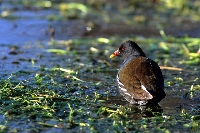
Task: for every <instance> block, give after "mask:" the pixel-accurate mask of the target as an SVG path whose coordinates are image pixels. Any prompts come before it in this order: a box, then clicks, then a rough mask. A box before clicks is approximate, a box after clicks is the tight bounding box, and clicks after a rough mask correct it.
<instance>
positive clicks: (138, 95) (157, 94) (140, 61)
mask: <svg viewBox="0 0 200 133" xmlns="http://www.w3.org/2000/svg"><path fill="white" fill-rule="evenodd" d="M115 56H122V57H123V58H124V62H123V64H122V66H121V67H120V69H119V71H118V74H117V83H118V88H119V92H120V94H121V95H122V96H123V97H124V98H125V99H126V100H127V101H128V102H130V103H131V104H139V105H145V104H147V103H152V104H158V102H160V101H161V100H162V99H163V98H164V97H165V96H166V94H165V92H164V90H163V89H164V79H163V75H162V72H161V70H160V67H159V66H158V64H157V63H156V62H154V61H153V60H151V59H149V58H147V57H146V55H145V53H144V52H143V51H142V49H141V48H140V47H139V46H138V45H137V44H136V43H135V42H133V41H130V40H129V41H126V42H124V43H122V44H121V46H120V47H119V48H118V50H116V51H115V52H114V53H113V54H111V55H110V58H113V57H115Z"/></svg>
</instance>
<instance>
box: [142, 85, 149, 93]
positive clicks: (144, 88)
mask: <svg viewBox="0 0 200 133" xmlns="http://www.w3.org/2000/svg"><path fill="white" fill-rule="evenodd" d="M141 87H142V89H143V90H144V91H146V92H148V91H147V89H146V87H144V85H141ZM148 93H149V92H148Z"/></svg>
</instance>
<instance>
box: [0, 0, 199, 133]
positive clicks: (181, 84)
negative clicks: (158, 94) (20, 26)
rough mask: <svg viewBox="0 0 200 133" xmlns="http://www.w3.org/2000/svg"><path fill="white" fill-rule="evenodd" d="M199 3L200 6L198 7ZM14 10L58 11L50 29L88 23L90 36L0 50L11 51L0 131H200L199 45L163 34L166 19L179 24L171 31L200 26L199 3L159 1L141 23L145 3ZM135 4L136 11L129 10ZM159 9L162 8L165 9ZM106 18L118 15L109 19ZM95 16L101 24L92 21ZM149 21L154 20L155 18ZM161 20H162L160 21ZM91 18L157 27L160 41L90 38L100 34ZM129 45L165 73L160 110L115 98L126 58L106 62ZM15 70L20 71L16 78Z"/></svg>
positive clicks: (31, 5) (29, 4) (0, 92)
mask: <svg viewBox="0 0 200 133" xmlns="http://www.w3.org/2000/svg"><path fill="white" fill-rule="evenodd" d="M151 2H152V3H151ZM155 2H156V1H155ZM170 2H171V3H170ZM177 2H178V1H177ZM11 3H12V2H11ZM142 3H144V2H142ZM188 3H190V7H189V6H188V5H187V4H188ZM195 3H196V4H199V3H198V1H195ZM14 4H17V5H18V6H17V7H16V8H15V10H20V8H21V7H22V8H23V10H25V9H27V10H36V9H37V10H45V9H50V8H51V9H54V10H59V13H58V14H59V15H58V14H56V15H47V16H46V18H45V19H48V20H49V21H51V22H52V21H58V20H59V21H62V20H68V21H70V20H76V19H83V20H85V21H86V20H87V19H89V21H87V22H86V24H85V23H84V26H85V27H86V32H85V33H84V34H83V35H82V36H79V37H75V38H73V39H70V38H68V39H65V40H59V39H57V38H56V35H57V36H59V33H57V32H55V33H53V32H51V33H50V34H51V35H50V36H51V40H50V41H35V42H32V43H30V42H28V43H27V42H26V43H25V45H23V44H21V43H20V45H19V44H8V45H2V44H0V46H2V47H6V48H5V50H7V49H8V51H6V52H7V53H8V54H2V55H1V59H2V64H3V65H1V68H5V69H6V70H7V69H8V71H6V70H3V69H2V70H1V72H0V74H1V79H0V105H1V106H0V132H23V131H24V132H42V131H44V132H199V131H200V126H199V125H200V104H199V102H200V98H199V97H200V81H199V80H200V76H199V75H200V68H199V64H200V39H199V38H192V37H189V36H186V35H184V36H181V37H175V36H173V35H168V34H166V33H165V31H164V30H162V29H164V28H163V27H168V25H167V26H166V23H164V22H165V21H166V20H167V18H168V17H167V16H170V17H174V18H175V19H173V20H171V21H173V22H172V23H173V24H174V25H177V23H174V22H180V23H181V21H182V19H181V20H180V18H181V17H182V18H185V19H186V18H190V17H191V16H192V18H193V19H195V20H191V21H198V20H199V16H196V14H195V13H194V11H199V10H198V9H197V8H198V7H197V6H196V4H192V3H191V2H189V1H187V0H184V1H179V2H178V4H173V1H170V0H169V1H167V2H164V1H162V0H160V2H158V3H153V1H150V2H146V4H145V5H144V6H145V7H146V8H148V9H149V10H148V12H150V11H155V12H159V13H158V14H148V12H147V13H146V14H143V15H144V16H142V15H141V14H140V12H141V11H144V9H143V10H142V7H143V6H142V4H141V2H140V1H138V2H137V1H131V0H129V1H128V3H126V2H122V6H120V4H116V7H115V6H111V5H110V4H109V3H108V4H107V5H105V4H106V1H104V0H100V1H93V0H88V1H85V4H84V2H82V3H79V1H76V3H74V2H73V3H70V4H69V3H67V2H59V1H42V2H37V1H34V0H33V1H29V0H22V1H15V2H14ZM130 4H132V5H135V6H128V8H126V6H127V5H130ZM149 4H153V5H154V6H155V10H153V9H151V8H149V7H150V5H149ZM159 4H163V7H162V6H159ZM68 6H69V7H70V8H68ZM91 9H93V10H92V11H91ZM15 10H14V9H13V10H10V9H5V10H4V11H3V12H2V14H1V17H2V18H6V19H19V18H18V17H17V14H14V13H12V12H15ZM23 10H22V11H23ZM102 10H103V11H102ZM108 12H112V15H113V14H114V15H113V16H114V17H113V18H112V19H111V17H110V14H107V13H108ZM113 12H115V13H113ZM116 12H117V13H116ZM132 12H134V13H135V14H132ZM52 14H53V13H52ZM115 14H117V15H115ZM96 15H97V16H98V17H94V16H96ZM133 15H135V17H133ZM148 15H153V16H152V19H150V18H149V17H148ZM163 15H164V16H163ZM179 15H180V16H179ZM160 16H163V18H161V20H158V18H159V17H160ZM194 16H195V17H194ZM91 18H93V19H96V18H97V19H98V20H99V22H100V21H103V22H104V23H113V22H116V21H117V22H119V23H120V24H122V23H123V24H127V25H129V26H130V25H132V24H134V25H136V24H138V23H139V24H141V26H142V25H143V26H144V25H146V26H147V25H150V26H152V25H157V23H159V24H158V25H157V26H158V27H157V28H158V29H160V30H159V33H160V35H159V36H157V37H141V36H136V35H132V34H129V35H127V36H126V35H124V34H122V35H121V34H118V35H116V34H115V35H112V34H109V35H108V36H107V34H106V35H101V34H103V33H105V32H102V33H98V34H100V35H96V34H93V33H94V32H96V30H99V27H98V26H99V23H96V22H94V21H92V20H91ZM99 18H101V19H99ZM26 19H27V18H26ZM40 19H41V18H40ZM147 19H148V20H147ZM133 20H134V21H133ZM150 20H152V21H150ZM154 22H156V23H154ZM54 26H55V25H54ZM103 26H104V25H103ZM103 26H102V27H103ZM106 26H107V25H106ZM106 26H105V27H106ZM47 27H48V25H47ZM100 27H101V26H100ZM108 27H109V26H108ZM96 28H97V29H96ZM93 29H94V30H93ZM100 29H101V28H100ZM55 30H56V28H55ZM71 30H76V29H74V28H71ZM78 32H81V31H78ZM124 32H125V31H124ZM143 32H147V31H143ZM37 34H38V33H37ZM54 34H55V36H54ZM74 34H75V35H76V33H74ZM60 35H61V34H60ZM93 35H94V36H93ZM86 36H87V37H86ZM99 36H100V37H99ZM102 36H104V37H102ZM105 36H107V37H105ZM124 36H126V37H124ZM128 39H131V40H134V41H135V42H137V43H138V44H139V45H140V46H141V47H142V49H144V51H145V53H146V54H147V56H148V57H150V58H152V59H154V60H155V61H156V62H158V64H159V65H160V67H161V69H162V72H163V75H164V79H165V91H166V93H167V97H166V98H165V99H163V100H162V101H161V102H160V105H159V106H155V107H151V106H135V105H129V104H128V103H127V102H126V101H124V99H123V98H122V97H121V96H119V95H118V91H117V85H116V83H115V77H116V73H117V68H119V64H121V62H122V59H120V58H115V59H113V60H110V59H109V55H110V54H111V52H112V51H114V50H115V49H116V48H117V47H118V46H119V45H120V44H121V43H122V42H123V41H125V40H128ZM27 51H28V52H27ZM31 51H34V52H31ZM4 52H5V51H4ZM29 52H30V53H29ZM11 58H13V59H14V60H12V61H11V64H9V65H8V66H9V67H8V68H6V67H4V65H5V66H6V65H7V64H8V62H9V61H10V60H11ZM6 63H7V64H6ZM14 68H16V71H13V69H14Z"/></svg>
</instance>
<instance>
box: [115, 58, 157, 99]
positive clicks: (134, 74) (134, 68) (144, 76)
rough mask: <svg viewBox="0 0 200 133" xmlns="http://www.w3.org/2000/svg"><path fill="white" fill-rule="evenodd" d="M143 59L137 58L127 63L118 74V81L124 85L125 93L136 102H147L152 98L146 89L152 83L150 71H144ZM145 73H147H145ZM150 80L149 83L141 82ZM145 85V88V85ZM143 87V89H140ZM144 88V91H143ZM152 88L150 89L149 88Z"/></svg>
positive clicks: (145, 65)
mask: <svg viewBox="0 0 200 133" xmlns="http://www.w3.org/2000/svg"><path fill="white" fill-rule="evenodd" d="M144 59H146V58H145V57H137V58H135V59H133V60H131V61H129V62H128V63H127V64H126V65H124V67H122V69H120V72H119V74H118V76H119V80H120V81H121V83H122V84H123V85H124V88H125V89H126V90H127V92H128V93H129V94H130V95H131V96H132V97H133V98H134V99H138V100H149V99H152V98H153V96H152V95H151V94H150V93H149V92H148V89H147V87H149V86H151V84H150V83H152V82H154V81H153V80H152V79H153V77H150V76H151V73H152V72H151V71H150V69H146V68H145V67H147V64H146V63H145V62H144V61H145V60H144ZM146 71H147V73H146ZM149 78H150V79H151V81H147V82H143V80H148V79H149ZM145 83H147V86H146V85H145ZM142 86H143V87H142ZM145 88H146V90H145ZM151 88H152V87H151Z"/></svg>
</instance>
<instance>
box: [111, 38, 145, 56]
mask: <svg viewBox="0 0 200 133" xmlns="http://www.w3.org/2000/svg"><path fill="white" fill-rule="evenodd" d="M114 56H122V57H123V58H124V59H127V58H129V57H130V56H133V57H137V56H144V57H146V55H145V53H144V52H143V51H142V49H141V48H140V47H139V46H138V45H137V44H136V43H135V42H133V41H130V40H128V41H125V42H124V43H122V44H121V46H120V47H119V49H118V50H116V51H115V52H114V53H113V54H112V55H111V56H110V58H113V57H114Z"/></svg>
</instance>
